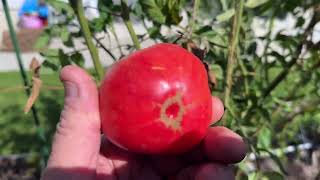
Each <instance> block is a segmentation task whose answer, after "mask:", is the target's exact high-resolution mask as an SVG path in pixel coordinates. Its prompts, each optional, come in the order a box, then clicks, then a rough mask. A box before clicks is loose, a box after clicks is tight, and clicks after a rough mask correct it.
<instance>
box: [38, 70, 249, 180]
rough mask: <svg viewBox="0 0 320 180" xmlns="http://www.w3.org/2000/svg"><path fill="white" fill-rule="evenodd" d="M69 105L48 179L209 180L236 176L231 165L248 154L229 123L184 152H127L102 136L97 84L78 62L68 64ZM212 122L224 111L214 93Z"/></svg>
mask: <svg viewBox="0 0 320 180" xmlns="http://www.w3.org/2000/svg"><path fill="white" fill-rule="evenodd" d="M60 78H61V80H62V82H63V84H64V87H65V102H64V109H63V111H62V112H61V118H60V123H59V125H58V126H57V131H56V134H55V136H54V141H53V144H52V151H51V155H50V158H49V160H48V164H47V168H46V169H45V171H44V173H43V176H42V179H43V180H58V179H59V180H60V179H62V180H63V179H77V180H96V179H106V180H118V179H119V180H129V179H130V180H131V179H133V180H143V179H145V180H160V179H172V180H173V179H176V180H188V179H189V180H206V179H210V180H212V179H219V180H229V179H234V175H233V170H232V167H231V166H230V164H233V163H237V162H239V161H241V160H242V159H243V158H244V157H245V154H246V145H245V143H244V142H243V140H242V138H241V137H240V136H239V135H237V134H235V133H234V132H232V131H231V130H229V129H227V128H224V127H212V128H210V129H209V130H208V133H207V136H206V137H205V138H204V140H203V142H202V143H201V144H200V145H198V147H195V148H194V150H192V151H191V152H188V153H185V154H182V155H179V156H171V157H170V156H147V155H138V154H134V153H130V152H127V151H124V150H122V149H120V148H118V147H116V146H114V145H113V144H111V143H110V142H108V140H107V139H106V138H105V137H103V136H101V130H100V124H101V123H100V117H99V102H98V91H97V87H96V84H95V82H94V81H93V80H92V78H91V77H90V76H89V75H88V74H87V73H86V72H85V71H84V70H82V69H80V68H78V67H76V66H67V67H65V68H63V70H62V71H61V74H60ZM212 101H213V113H214V114H213V120H212V121H213V122H216V121H218V120H219V119H220V118H221V116H222V115H223V111H224V107H223V104H222V102H221V101H220V100H219V99H218V98H215V97H213V98H212Z"/></svg>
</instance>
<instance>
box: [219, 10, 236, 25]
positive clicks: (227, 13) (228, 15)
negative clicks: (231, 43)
mask: <svg viewBox="0 0 320 180" xmlns="http://www.w3.org/2000/svg"><path fill="white" fill-rule="evenodd" d="M234 13H235V10H234V9H228V10H226V11H225V12H223V13H221V14H219V15H218V16H217V17H216V18H217V20H218V21H219V22H224V21H228V20H229V19H230V18H232V16H233V15H234Z"/></svg>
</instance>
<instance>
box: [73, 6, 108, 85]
mask: <svg viewBox="0 0 320 180" xmlns="http://www.w3.org/2000/svg"><path fill="white" fill-rule="evenodd" d="M69 2H70V4H71V5H72V8H73V10H74V12H75V14H76V16H77V18H78V21H79V24H80V27H81V31H82V34H83V36H84V39H85V41H86V44H87V46H88V49H89V51H90V54H91V57H92V61H93V64H94V67H95V70H96V72H97V74H98V79H99V80H102V79H103V76H104V69H103V67H102V65H101V62H100V59H99V54H98V50H97V48H96V46H95V45H94V43H93V41H92V35H91V31H90V28H89V24H88V21H87V19H86V17H85V15H84V8H83V4H82V1H81V0H69Z"/></svg>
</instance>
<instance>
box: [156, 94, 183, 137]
mask: <svg viewBox="0 0 320 180" xmlns="http://www.w3.org/2000/svg"><path fill="white" fill-rule="evenodd" d="M184 113H185V106H184V104H183V102H182V95H181V93H179V92H178V93H177V94H176V95H175V96H172V97H168V98H167V99H166V100H165V102H164V103H163V104H162V105H161V110H160V121H161V122H162V123H163V124H164V125H165V126H166V127H167V128H170V129H172V130H174V131H181V129H182V128H181V122H182V120H183V115H184Z"/></svg>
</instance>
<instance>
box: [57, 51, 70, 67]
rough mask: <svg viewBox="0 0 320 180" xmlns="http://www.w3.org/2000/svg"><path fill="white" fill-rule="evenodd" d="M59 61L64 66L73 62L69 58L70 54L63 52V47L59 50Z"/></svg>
mask: <svg viewBox="0 0 320 180" xmlns="http://www.w3.org/2000/svg"><path fill="white" fill-rule="evenodd" d="M59 61H60V63H61V66H62V67H64V66H67V65H70V64H71V62H70V59H69V56H68V55H66V54H65V53H64V52H63V50H62V49H60V50H59Z"/></svg>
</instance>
